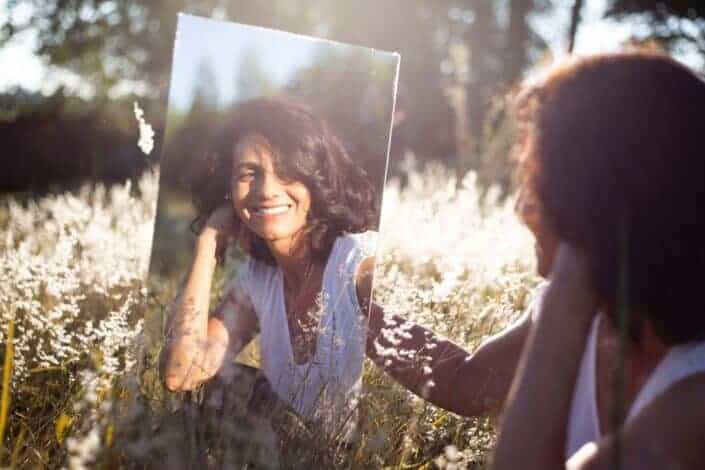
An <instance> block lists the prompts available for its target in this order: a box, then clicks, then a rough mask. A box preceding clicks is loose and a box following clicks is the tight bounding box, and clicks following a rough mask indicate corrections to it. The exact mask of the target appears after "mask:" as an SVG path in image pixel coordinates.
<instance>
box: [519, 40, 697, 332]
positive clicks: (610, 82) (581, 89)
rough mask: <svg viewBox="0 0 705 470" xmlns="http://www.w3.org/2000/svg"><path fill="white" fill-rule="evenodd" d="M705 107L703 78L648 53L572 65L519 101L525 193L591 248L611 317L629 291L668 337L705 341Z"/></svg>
mask: <svg viewBox="0 0 705 470" xmlns="http://www.w3.org/2000/svg"><path fill="white" fill-rule="evenodd" d="M704 110H705V83H704V82H703V81H702V80H701V79H700V78H698V77H697V76H696V75H695V74H694V73H693V72H691V71H689V70H688V69H687V68H686V67H684V66H682V65H680V64H678V63H677V62H675V61H674V60H672V59H670V58H668V57H666V56H663V55H657V54H653V53H641V52H634V53H618V54H606V55H598V56H592V57H587V58H582V59H577V60H573V61H571V62H568V63H565V64H563V65H561V66H559V67H557V68H555V69H553V70H551V71H550V72H549V73H548V74H547V75H546V76H545V78H544V79H543V80H542V81H541V82H539V83H538V84H536V85H533V86H531V87H527V88H526V89H525V90H523V91H522V93H521V95H520V98H519V100H518V116H519V118H520V123H521V124H522V128H523V139H522V149H521V152H522V153H521V155H522V166H521V178H522V181H521V182H522V186H523V188H522V189H523V191H524V193H525V197H527V199H532V200H533V202H534V203H535V205H536V207H538V210H539V212H540V218H541V220H542V223H544V224H546V225H547V226H549V227H550V229H551V230H552V231H553V232H554V233H555V234H556V235H557V236H558V237H559V238H560V239H563V240H565V241H567V242H569V243H572V244H574V245H575V246H578V247H579V248H581V249H583V250H584V251H585V252H586V254H587V256H588V259H589V262H590V264H591V270H592V273H591V280H592V283H593V287H594V289H595V292H596V294H597V295H598V297H599V299H600V300H601V301H602V302H604V303H605V305H606V306H607V311H608V313H610V314H612V315H614V314H615V311H616V306H617V304H618V298H619V296H620V295H625V297H624V300H626V301H627V302H628V304H629V306H630V308H631V311H633V312H640V313H642V314H643V315H644V316H645V317H646V318H648V319H649V320H651V322H652V324H653V325H654V327H655V329H656V332H657V334H658V335H659V337H660V338H661V339H662V340H663V341H665V342H666V343H668V344H675V343H681V342H686V341H690V340H695V339H702V338H705V311H704V309H703V305H704V304H705V303H704V302H703V298H701V295H703V293H704V292H705V245H704V244H703V243H704V242H705V155H704V154H703V153H704V152H705V119H704V118H703V116H702V113H703V111H704ZM620 260H622V261H620ZM620 263H623V264H621V267H623V268H625V269H624V271H623V272H624V273H625V274H626V277H625V284H623V285H625V286H626V290H624V289H622V291H620V287H619V285H620V283H619V282H618V276H619V273H620Z"/></svg>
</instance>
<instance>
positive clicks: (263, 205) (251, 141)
mask: <svg viewBox="0 0 705 470" xmlns="http://www.w3.org/2000/svg"><path fill="white" fill-rule="evenodd" d="M230 181H231V197H232V201H233V208H234V209H235V213H236V214H237V216H238V217H239V218H240V220H241V221H242V222H243V223H244V224H245V226H247V228H249V229H250V230H252V231H253V232H254V233H255V234H256V235H257V236H259V237H260V238H262V239H263V240H265V242H267V244H268V245H269V246H270V247H271V248H275V249H276V250H277V251H284V252H290V250H291V249H292V248H293V246H294V242H295V241H297V240H298V238H297V237H298V236H299V235H301V234H302V233H303V229H304V228H305V226H306V221H307V215H308V212H309V210H310V209H311V194H310V192H309V190H308V188H306V186H305V185H304V184H303V183H300V182H297V181H285V180H282V179H281V178H280V177H279V176H278V175H277V174H276V169H275V168H274V162H273V158H272V154H271V151H270V150H269V149H268V148H267V146H266V145H263V144H262V143H258V142H257V139H256V138H251V137H250V138H245V139H244V140H243V141H241V142H240V143H239V144H238V145H237V146H236V147H235V149H234V158H233V169H232V175H231V180H230Z"/></svg>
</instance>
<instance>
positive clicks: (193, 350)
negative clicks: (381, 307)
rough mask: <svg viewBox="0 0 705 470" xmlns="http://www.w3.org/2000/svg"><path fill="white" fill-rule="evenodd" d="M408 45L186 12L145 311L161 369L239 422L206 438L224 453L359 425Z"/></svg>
mask: <svg viewBox="0 0 705 470" xmlns="http://www.w3.org/2000/svg"><path fill="white" fill-rule="evenodd" d="M224 45H227V47H226V46H224ZM398 63H399V56H398V55H397V54H390V53H384V52H380V51H375V50H370V49H365V48H361V47H356V46H350V45H345V44H340V43H332V42H325V41H321V40H315V39H312V38H306V37H303V36H297V35H291V34H287V33H282V32H279V31H273V30H266V29H262V28H254V27H250V26H244V25H237V24H233V23H225V22H219V21H213V20H206V19H203V18H198V17H193V16H187V15H181V16H180V17H179V25H178V32H177V41H176V45H175V51H174V61H173V71H172V82H171V88H170V95H169V115H168V123H167V132H166V142H165V147H164V148H165V150H164V153H163V156H162V163H161V170H160V171H161V177H160V188H159V203H158V209H157V220H156V225H155V234H154V242H153V250H152V257H151V261H150V280H151V284H152V286H153V288H154V289H156V290H158V291H159V292H160V293H161V295H162V297H163V298H165V299H169V303H168V306H167V307H165V308H164V309H163V310H164V311H163V312H161V313H162V316H161V317H159V318H157V317H156V316H155V317H154V318H148V319H147V324H148V327H147V328H148V334H149V335H150V338H149V340H150V342H151V345H152V346H153V349H154V354H155V355H158V356H159V368H160V373H161V377H162V380H163V382H164V384H165V385H166V387H167V388H168V389H169V390H171V391H195V390H202V391H203V392H204V393H203V394H202V395H201V397H200V398H199V399H195V398H194V402H193V403H192V408H193V409H197V410H199V414H198V416H200V417H201V418H203V419H200V420H197V421H198V425H199V426H205V427H206V428H208V426H211V425H212V424H213V423H210V422H209V419H210V418H215V419H216V423H215V425H217V426H218V429H221V430H222V429H227V430H230V432H229V434H228V433H226V434H223V433H221V434H219V435H218V439H217V440H212V441H208V442H205V443H204V449H203V452H207V453H208V454H209V455H211V456H217V459H221V460H220V463H222V464H223V465H226V464H227V465H230V464H232V463H233V461H232V459H237V458H243V457H242V456H243V455H244V454H243V453H238V452H234V451H233V450H232V449H235V448H238V447H237V445H247V446H250V447H251V446H264V447H265V448H268V449H270V450H272V446H273V442H280V441H281V439H286V438H289V439H301V438H302V436H309V437H308V438H307V439H310V438H311V436H316V437H320V438H321V439H322V440H323V441H325V442H336V443H338V444H341V445H343V446H344V447H345V446H350V445H352V443H353V442H354V440H355V436H356V432H355V428H356V425H357V423H358V421H359V419H360V417H359V414H360V413H359V410H358V407H357V406H356V404H357V403H358V400H359V397H360V393H361V389H362V380H361V376H362V366H363V360H364V358H365V350H366V341H367V316H368V311H369V306H370V299H371V298H372V292H371V286H372V275H373V269H374V255H375V252H376V246H377V229H378V225H379V219H380V211H379V208H380V203H381V201H380V197H381V194H382V188H383V185H384V175H385V171H386V157H387V154H388V148H389V142H390V133H391V118H392V112H393V104H394V92H395V83H396V77H397V70H398ZM253 338H257V339H258V341H256V342H254V343H255V344H256V345H255V346H252V344H251V340H252V339H253ZM237 423H242V426H240V427H238V426H239V425H238V426H236V424H237ZM206 428H204V429H206ZM243 429H250V430H254V431H256V432H246V433H243V432H242V430H243ZM302 429H303V430H305V432H304V433H303V434H302V433H301V432H299V431H300V430H302ZM242 436H245V437H246V438H245V439H243V437H242ZM273 436H274V437H273ZM216 441H217V442H216ZM235 444H237V445H235ZM275 447H276V446H275ZM275 450H277V452H275V453H274V454H271V453H270V455H280V454H279V453H278V452H279V449H275ZM214 458H216V457H214ZM269 463H270V464H271V462H269Z"/></svg>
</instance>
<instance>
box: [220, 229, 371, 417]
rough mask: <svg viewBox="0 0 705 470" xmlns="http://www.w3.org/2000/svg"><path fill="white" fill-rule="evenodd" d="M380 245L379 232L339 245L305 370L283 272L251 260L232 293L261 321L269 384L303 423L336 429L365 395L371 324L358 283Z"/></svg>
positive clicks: (327, 268)
mask: <svg viewBox="0 0 705 470" xmlns="http://www.w3.org/2000/svg"><path fill="white" fill-rule="evenodd" d="M376 242H377V233H376V232H365V233H361V234H345V235H343V236H340V237H338V238H337V239H336V241H335V243H334V245H333V248H332V249H331V253H330V255H329V257H328V260H327V263H326V266H325V270H324V272H323V282H322V294H321V298H320V300H321V310H320V312H321V313H320V320H319V322H320V323H319V332H318V337H317V343H316V352H315V354H314V355H313V357H312V358H311V359H310V360H309V362H307V363H305V364H301V365H300V364H297V363H296V362H295V361H294V356H293V351H292V346H291V340H290V335H289V327H288V322H287V318H286V307H285V301H284V279H283V275H282V272H281V270H280V269H279V267H277V266H270V265H268V264H266V263H263V262H258V261H255V260H253V259H249V260H248V262H247V263H245V265H244V266H243V267H242V268H241V269H240V271H239V273H238V275H237V276H236V277H235V279H233V281H232V284H231V289H238V290H239V291H240V295H243V294H244V295H245V296H246V297H247V299H244V300H246V301H249V303H250V304H251V306H252V308H253V309H254V312H255V314H256V315H257V320H258V321H259V329H260V346H261V357H262V370H263V372H264V374H265V376H266V377H267V380H268V381H269V382H270V384H271V386H272V388H273V389H274V391H275V392H276V393H277V395H278V396H279V397H280V398H281V399H282V400H283V401H284V402H286V403H287V404H288V405H290V406H291V407H292V408H293V409H294V410H296V411H297V412H298V413H299V414H300V415H301V416H303V417H304V418H307V419H311V420H314V421H317V422H322V423H324V424H325V423H330V424H333V425H334V424H335V422H336V421H337V419H338V417H340V413H341V412H342V411H344V410H350V409H351V407H352V406H354V405H355V401H356V395H357V394H358V393H359V392H360V391H361V388H362V365H363V360H364V358H365V344H366V340H367V330H366V325H367V324H366V321H365V320H364V317H363V316H362V313H361V311H360V307H359V302H358V298H357V290H356V283H355V280H356V272H357V269H358V267H359V265H360V262H361V261H362V260H363V259H365V258H368V257H370V256H374V253H375V250H376Z"/></svg>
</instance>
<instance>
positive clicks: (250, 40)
mask: <svg viewBox="0 0 705 470" xmlns="http://www.w3.org/2000/svg"><path fill="white" fill-rule="evenodd" d="M555 3H556V4H557V6H556V8H555V10H554V13H553V14H552V17H551V18H548V19H546V18H544V21H540V22H539V21H533V26H534V27H535V28H536V29H537V30H538V32H539V34H540V35H542V36H543V37H544V39H545V40H546V41H547V43H548V44H549V46H550V48H551V49H552V50H553V52H554V53H559V52H560V51H564V50H565V48H566V46H565V44H566V30H567V25H568V24H569V18H570V7H571V5H572V0H562V1H556V2H555ZM605 8H606V0H587V1H586V2H585V6H584V7H583V12H582V18H583V19H582V22H581V25H580V28H579V29H578V35H577V38H576V43H575V52H576V53H579V54H587V53H593V52H601V51H609V50H614V49H616V48H618V47H619V45H620V44H621V43H622V42H624V41H625V40H626V39H628V38H629V37H630V35H631V34H632V33H633V32H634V31H638V29H639V24H638V23H629V24H626V23H621V24H620V23H616V22H615V21H607V20H604V19H602V14H603V13H604V11H605ZM21 13H22V12H21ZM25 14H30V13H29V12H25ZM185 16H188V15H185ZM6 18H7V12H6V8H5V5H4V2H1V3H0V24H1V23H3V22H4V21H5V19H6ZM203 21H208V20H203ZM213 24H214V25H219V26H215V29H216V30H217V31H216V34H214V35H209V37H208V38H206V37H205V36H201V37H200V38H199V39H200V40H197V41H186V39H187V37H188V36H189V35H190V34H191V32H192V31H191V30H190V31H188V32H187V31H185V30H184V34H183V35H182V36H183V39H184V41H182V44H181V45H180V46H179V47H180V48H181V49H180V50H183V53H184V54H185V55H192V54H197V53H205V54H207V55H209V56H211V57H215V56H216V55H217V54H219V53H222V44H223V42H222V40H220V39H218V36H219V35H221V36H222V37H226V36H227V37H230V38H232V37H233V34H235V35H237V33H234V32H233V31H232V29H231V28H232V27H230V26H227V25H224V24H223V23H213ZM556 25H561V26H560V27H556ZM193 31H195V30H193ZM242 31H243V32H244V31H245V30H242ZM250 31H251V33H250V34H249V35H242V36H241V37H242V40H236V41H232V40H228V42H227V44H228V45H229V47H232V51H233V53H234V54H241V53H242V52H243V51H244V49H245V47H248V46H253V47H257V48H258V50H260V49H261V50H262V52H263V54H262V57H264V58H265V59H264V64H263V65H265V67H266V68H267V70H272V71H273V78H274V79H275V80H276V81H278V82H280V81H282V80H285V79H286V76H287V74H290V73H291V72H292V71H293V70H294V69H295V68H297V67H300V66H302V65H304V64H306V63H307V62H308V61H310V58H311V57H310V56H311V54H312V48H313V45H314V44H315V43H309V44H310V45H311V47H306V46H305V45H304V39H303V37H299V38H301V42H298V41H294V42H292V41H291V40H289V39H288V38H289V36H286V35H284V34H283V33H282V41H277V40H274V41H270V39H271V38H272V37H273V36H271V30H266V29H264V28H255V27H252V28H251V29H250ZM263 35H266V36H267V38H268V40H267V41H263V40H262V38H263V37H264V36H263ZM275 36H276V35H275ZM284 37H286V38H287V40H286V41H285V40H283V39H284ZM34 41H35V34H34V33H33V32H32V31H27V32H25V33H24V34H22V35H20V36H18V37H16V38H15V40H13V41H12V42H11V43H10V44H8V45H7V46H6V47H4V48H2V49H0V91H4V90H7V89H8V88H11V87H13V86H17V85H21V86H22V87H24V88H26V89H28V90H31V91H38V90H39V91H43V92H45V93H51V91H53V90H54V89H55V88H56V87H57V86H58V85H59V84H60V83H64V84H67V85H68V87H69V88H72V89H74V90H77V91H78V92H79V93H81V92H83V93H88V90H87V89H86V88H85V87H82V85H81V80H80V78H79V77H77V76H75V75H72V74H70V73H67V72H58V73H57V71H55V70H51V69H49V68H48V67H47V66H46V65H45V64H44V63H43V61H42V60H41V59H40V58H38V57H36V56H34V55H33V53H32V47H33V44H34ZM189 44H190V45H189ZM292 44H293V45H292ZM199 48H200V50H199ZM275 52H278V54H277V53H275ZM274 58H276V62H275V61H274V60H275V59H274ZM680 59H681V60H683V61H684V62H686V63H688V64H689V65H691V66H696V67H697V66H700V65H701V58H700V57H698V56H696V55H688V54H687V53H685V54H683V55H682V56H681V57H680ZM282 61H283V62H282ZM402 62H403V58H402ZM213 63H214V64H221V65H219V66H217V67H216V68H215V70H214V73H215V74H216V76H217V77H218V82H219V84H220V85H221V88H222V89H221V90H219V92H221V93H223V94H224V95H226V96H231V97H232V96H234V91H233V89H232V88H233V77H234V73H235V72H234V70H233V67H234V66H235V64H236V62H235V61H222V60H220V61H219V60H216V61H213ZM174 77H175V80H179V78H178V74H175V75H174ZM180 88H183V89H187V88H188V87H180ZM174 99H175V101H176V102H178V103H180V104H181V105H185V104H186V103H187V102H188V100H189V98H188V96H186V95H184V94H182V95H174Z"/></svg>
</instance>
